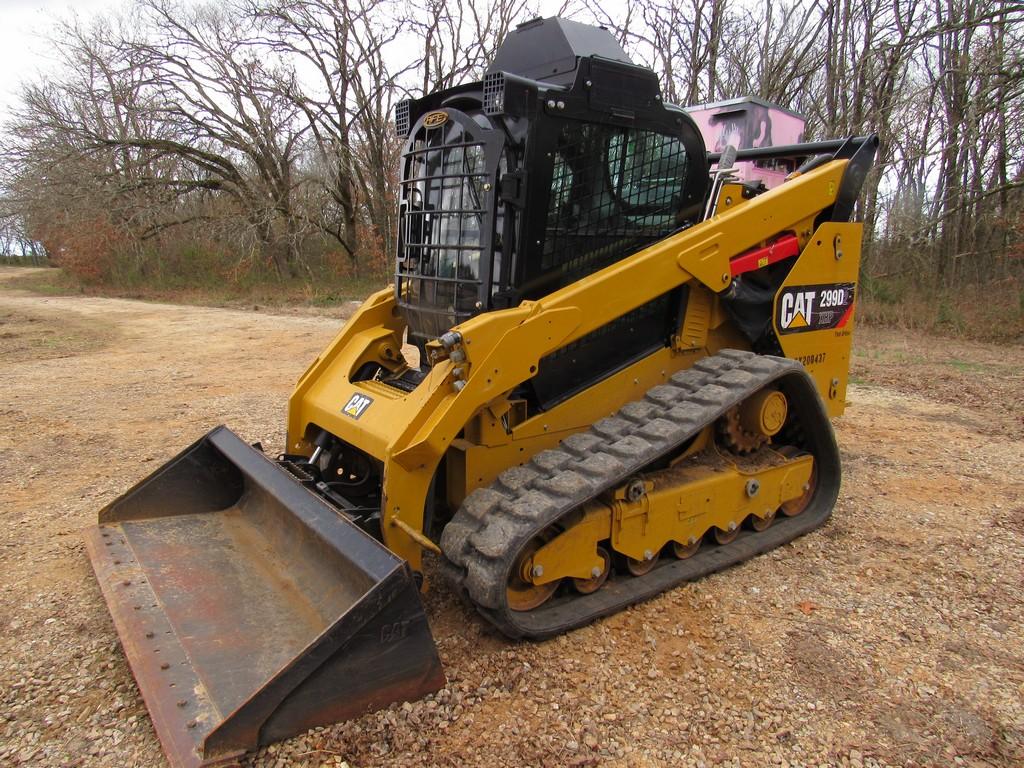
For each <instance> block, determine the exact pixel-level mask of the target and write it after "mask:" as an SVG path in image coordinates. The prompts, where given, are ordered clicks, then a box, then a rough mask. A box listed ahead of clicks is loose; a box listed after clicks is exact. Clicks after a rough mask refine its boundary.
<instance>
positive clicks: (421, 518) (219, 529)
mask: <svg viewBox="0 0 1024 768" xmlns="http://www.w3.org/2000/svg"><path fill="white" fill-rule="evenodd" d="M396 123H397V129H398V132H399V133H400V135H401V136H403V137H405V146H404V151H403V154H402V160H401V181H400V204H399V206H400V207H399V236H398V253H397V262H396V272H395V283H394V285H393V286H392V287H389V288H388V289H386V290H382V291H380V292H379V293H376V294H374V295H372V296H370V297H369V298H368V299H367V300H366V302H365V303H364V304H363V305H362V306H361V307H360V308H359V309H358V310H357V311H356V312H355V314H354V315H353V316H352V317H351V319H349V321H348V322H347V323H346V324H345V325H344V327H343V328H342V329H341V331H340V333H339V334H338V335H337V337H336V338H335V339H334V341H333V342H332V343H331V344H330V345H329V346H328V347H327V349H326V350H324V352H323V353H322V354H321V355H320V357H318V358H317V359H316V360H315V361H314V362H313V364H312V365H311V366H310V368H309V370H307V371H306V373H305V374H304V375H303V376H302V378H301V379H300V380H299V382H298V384H297V386H296V388H295V391H294V394H293V395H292V397H291V400H290V403H289V411H288V425H287V447H286V452H285V453H284V454H282V455H280V456H276V457H274V458H270V457H267V456H265V455H264V454H263V453H262V452H261V451H260V450H259V449H258V448H254V447H251V446H250V445H248V444H247V443H246V442H245V441H243V440H242V439H240V438H239V437H237V436H236V435H235V434H234V433H232V432H231V431H230V430H228V429H227V428H225V427H218V428H216V429H214V430H213V431H212V432H210V433H209V434H207V435H206V436H205V437H203V438H202V439H201V440H199V441H198V442H197V443H195V444H194V445H193V446H191V447H190V448H188V449H187V450H185V451H184V452H183V453H181V454H180V455H179V456H178V457H177V458H175V459H174V460H172V461H171V462H170V463H169V464H167V465H166V466H164V467H163V468H161V469H160V470H158V471H157V472H156V473H154V474H153V475H151V476H150V477H149V478H147V479H145V480H143V481H142V482H141V483H140V484H138V485H137V486H135V487H134V488H133V489H131V490H130V491H128V492H127V493H126V494H125V495H124V496H122V497H121V498H119V499H117V500H116V501H114V502H113V503H111V504H110V505H109V506H107V507H106V508H105V509H104V510H102V511H101V512H100V515H99V524H98V526H96V527H94V528H92V529H90V530H89V531H88V534H87V542H88V550H89V555H90V558H91V560H92V562H93V565H94V568H95V571H96V574H97V577H98V579H99V582H100V585H101V587H102V590H103V592H104V596H105V598H106V600H107V602H108V604H109V606H110V610H111V613H112V615H113V618H114V623H115V625H116V627H117V630H118V632H119V634H120V637H121V641H122V645H123V647H124V651H125V653H126V655H127V658H128V661H129V662H130V664H131V667H132V670H133V672H134V674H135V677H136V679H137V681H138V683H139V687H140V689H141V691H142V694H143V697H144V698H145V701H146V704H147V706H148V708H149V711H150V713H151V715H152V719H153V723H154V725H155V726H156V730H157V733H158V735H159V737H160V739H161V741H162V743H163V746H164V749H165V751H166V753H167V755H168V757H169V759H170V761H171V763H172V764H173V765H175V766H195V765H210V764H216V763H219V762H230V761H233V760H237V759H238V758H239V756H240V755H242V754H243V753H244V752H246V751H248V750H252V749H255V748H256V747H258V746H259V745H262V744H266V743H268V742H271V741H274V740H277V739H281V738H285V737H287V736H289V735H292V734H295V733H297V732H300V731H302V730H305V729H308V728H310V727H312V726H315V725H318V724H324V723H329V722H334V721H337V720H341V719H345V718H351V717H355V716H358V715H359V714H361V713H364V712H367V711H369V710H372V709H375V708H380V707H384V706H387V705H388V704H390V703H392V702H396V701H401V700H408V699H415V698H417V697H420V696H423V695H425V694H427V693H429V692H431V691H434V690H436V689H437V688H439V687H440V686H442V685H443V684H444V675H443V672H442V669H441V665H440V662H439V660H438V655H437V652H436V649H435V647H434V643H433V640H432V638H431V634H430V629H429V627H428V624H427V620H426V616H425V614H424V612H423V608H422V606H421V603H420V597H419V592H420V589H422V588H425V586H426V584H425V581H424V578H423V574H424V572H425V570H426V572H428V573H429V574H431V576H432V577H434V578H439V577H444V578H448V579H450V580H451V581H452V583H453V584H454V585H455V586H456V588H457V591H458V592H459V593H460V594H462V595H463V596H464V597H465V598H466V599H467V600H468V601H469V602H470V603H471V604H472V605H473V606H474V607H475V608H476V610H477V611H478V612H479V613H480V614H481V616H482V617H483V618H484V619H486V620H488V621H490V622H492V623H493V624H494V625H495V626H496V627H498V628H499V629H500V630H501V631H502V632H504V633H506V634H507V635H509V636H511V637H517V638H518V637H528V638H542V637H546V636H550V635H554V634H557V633H560V632H565V631H568V630H571V629H573V628H574V627H579V626H581V625H583V624H586V623H587V622H590V621H593V620H594V619H595V618H597V617H600V616H603V615H606V614H609V613H612V612H615V611H618V610H621V609H622V608H624V607H625V606H628V605H630V604H632V603H635V602H637V601H640V600H644V599H645V598H648V597H650V596H652V595H655V594H657V593H659V592H661V591H663V590H666V589H670V588H672V587H674V586H676V585H679V584H681V583H683V582H685V581H687V580H691V579H695V578H698V577H700V576H703V575H704V574H707V573H710V572H712V571H715V570H718V569H721V568H724V567H726V566H729V565H732V564H734V563H738V562H741V561H743V560H746V559H747V558H750V557H753V556H754V555H756V554H758V553H761V552H764V551H766V550H769V549H772V548H773V547H777V546H779V545H781V544H784V543H786V542H788V541H791V540H792V539H793V538H795V537H797V536H800V535H801V534H804V533H807V532H808V531H811V530H812V529H814V528H816V527H817V526H819V525H821V524H822V523H823V522H824V521H825V520H826V518H827V517H828V516H829V514H830V513H831V511H832V508H833V505H834V503H835V501H836V497H837V493H838V489H839V455H838V451H837V447H836V442H835V437H834V434H833V430H832V427H831V424H830V421H829V419H830V417H832V416H836V415H838V414H840V413H842V411H843V407H844V399H845V393H846V382H847V371H848V367H849V354H850V342H851V333H852V331H853V324H854V319H853V309H854V302H855V299H856V295H857V294H856V292H857V272H858V261H859V256H860V240H861V226H860V225H859V224H856V223H850V221H849V220H850V217H851V213H852V211H853V208H854V204H855V201H856V198H857V196H858V194H859V191H860V189H861V186H862V183H863V180H864V177H865V174H866V173H867V171H868V169H869V167H870V165H871V163H872V161H873V157H874V154H875V150H876V146H877V139H876V138H875V137H874V136H869V137H860V138H852V139H848V140H844V141H825V142H817V143H813V144H800V145H791V146H785V147H763V148H757V149H748V150H741V151H740V152H739V153H738V155H739V158H740V159H741V160H750V161H758V162H761V163H772V162H775V161H778V162H785V163H790V164H791V167H796V166H799V168H798V169H797V170H796V171H795V172H793V173H792V174H791V175H790V178H789V179H788V180H787V181H786V182H785V183H783V184H781V185H780V186H778V187H776V188H774V189H771V190H766V189H765V187H764V186H763V185H760V184H758V183H756V182H750V181H748V182H744V183H740V182H738V181H737V180H736V179H735V178H734V176H732V175H731V174H730V172H729V168H730V166H731V163H732V162H733V161H734V159H735V158H736V156H737V153H736V152H735V151H734V150H732V149H731V148H730V149H727V150H726V151H725V152H723V153H722V155H723V156H718V155H716V154H709V153H708V152H707V151H706V148H705V145H704V142H703V141H702V138H701V135H700V134H699V132H698V131H697V129H696V127H695V125H694V123H693V121H692V120H691V119H690V117H689V116H688V115H687V113H686V112H685V111H683V110H682V109H681V108H678V107H675V106H672V105H669V104H665V103H663V101H662V98H661V93H660V90H659V85H658V79H657V77H656V76H655V74H654V73H653V72H651V71H650V70H648V69H645V68H643V67H639V66H636V65H634V64H632V63H631V62H630V61H629V59H628V57H627V56H626V54H625V53H624V52H623V51H622V49H621V48H620V47H619V46H618V44H617V43H616V42H615V40H614V38H612V36H611V35H610V34H608V33H607V32H606V31H604V30H602V29H597V28H593V27H587V26H584V25H581V24H577V23H574V22H569V21H563V20H560V19H546V20H537V21H534V22H529V23H527V24H525V25H523V26H521V27H519V28H518V29H517V30H516V31H514V32H513V33H511V34H510V35H509V38H508V39H507V40H506V41H505V43H504V44H503V45H502V46H501V48H500V49H499V50H498V52H497V54H496V56H495V59H494V62H493V64H492V65H491V67H490V68H489V69H488V71H487V72H486V73H485V75H484V78H483V80H482V82H475V83H470V84H467V85H464V86H460V87H456V88H452V89H450V90H446V91H442V92H439V93H433V94H429V95H427V96H425V97H423V98H421V99H416V100H410V101H405V102H403V103H401V104H400V105H399V106H398V110H397V114H396ZM425 555H426V556H429V558H433V559H435V561H436V563H435V564H428V565H429V567H428V568H427V569H424V560H425Z"/></svg>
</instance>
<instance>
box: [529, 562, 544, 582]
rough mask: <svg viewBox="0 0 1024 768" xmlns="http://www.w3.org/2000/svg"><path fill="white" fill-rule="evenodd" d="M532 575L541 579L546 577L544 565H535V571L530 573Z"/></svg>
mask: <svg viewBox="0 0 1024 768" xmlns="http://www.w3.org/2000/svg"><path fill="white" fill-rule="evenodd" d="M530 574H531V575H532V576H533V578H535V579H539V578H540V577H541V576H543V575H544V566H543V565H535V566H533V569H532V570H531V571H530Z"/></svg>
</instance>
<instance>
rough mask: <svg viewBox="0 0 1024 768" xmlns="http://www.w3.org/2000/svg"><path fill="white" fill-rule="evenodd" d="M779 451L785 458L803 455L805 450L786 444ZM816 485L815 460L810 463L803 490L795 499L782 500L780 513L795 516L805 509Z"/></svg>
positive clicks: (816, 467)
mask: <svg viewBox="0 0 1024 768" xmlns="http://www.w3.org/2000/svg"><path fill="white" fill-rule="evenodd" d="M779 453H781V454H782V455H783V456H785V457H786V458H787V459H795V458H797V457H799V456H803V455H805V454H806V453H807V452H806V451H801V450H800V449H799V448H796V447H794V446H791V445H787V446H785V447H784V448H781V449H780V450H779ZM817 487H818V464H817V462H814V463H813V464H812V465H811V476H810V478H808V480H807V485H805V486H804V492H803V493H802V494H800V495H799V496H797V497H796V498H795V499H790V500H789V501H786V502H783V504H782V506H781V507H779V509H780V510H781V511H782V514H784V515H785V516H786V517H796V516H797V515H799V514H800V513H801V512H803V511H804V510H805V509H807V507H808V505H810V503H811V499H812V498H814V492H815V490H817Z"/></svg>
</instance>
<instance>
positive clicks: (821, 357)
mask: <svg viewBox="0 0 1024 768" xmlns="http://www.w3.org/2000/svg"><path fill="white" fill-rule="evenodd" d="M825 355H826V353H825V352H819V353H818V354H816V355H802V356H800V357H796V358H793V359H794V360H796V361H797V362H798V363H800V365H818V364H819V363H824V362H825Z"/></svg>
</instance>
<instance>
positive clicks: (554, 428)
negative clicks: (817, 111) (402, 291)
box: [288, 160, 860, 570]
mask: <svg viewBox="0 0 1024 768" xmlns="http://www.w3.org/2000/svg"><path fill="white" fill-rule="evenodd" d="M846 165H847V161H845V160H834V161H832V162H830V163H827V164H825V165H823V166H822V167H820V168H818V169H815V170H814V171H811V172H809V173H807V174H805V175H803V176H801V177H799V178H798V179H796V180H794V181H791V182H788V183H786V184H784V185H782V186H781V187H779V188H777V189H775V190H772V191H770V192H767V193H765V194H762V195H760V196H758V197H755V198H753V199H751V200H744V201H742V204H737V205H733V206H731V207H728V206H727V207H726V208H725V210H720V211H719V213H718V215H716V216H715V217H714V218H712V219H711V220H709V221H705V222H702V223H700V224H698V225H695V226H693V227H691V228H689V229H686V230H683V231H681V232H679V233H677V234H675V235H672V236H670V237H668V238H665V239H664V240H662V241H659V242H658V243H655V244H653V245H651V246H649V247H648V248H645V249H643V250H641V251H639V252H637V253H635V254H634V255H632V256H630V257H628V258H625V259H623V260H621V261H619V262H617V263H615V264H613V265H611V266H609V267H607V268H605V269H603V270H601V271H599V272H595V273H594V274H592V275H589V276H587V277H585V278H583V279H581V280H579V281H577V282H575V283H573V284H571V285H569V286H566V287H565V288H562V289H560V290H558V291H555V292H553V293H551V294H549V295H548V296H545V297H544V298H543V299H541V300H538V301H532V302H523V303H522V304H521V305H520V306H518V307H515V308H512V309H507V310H501V311H494V312H488V313H484V314H481V315H478V316H476V317H474V318H472V319H470V320H468V321H466V322H464V323H462V324H461V325H460V326H458V327H457V328H455V329H454V330H456V331H458V333H459V334H461V338H462V349H463V350H464V352H465V355H466V361H465V362H460V363H459V365H458V366H456V365H454V364H453V363H452V362H451V361H450V360H448V359H443V352H442V350H441V348H440V346H439V345H436V344H435V345H432V347H431V350H432V351H433V352H434V353H442V354H441V358H442V359H435V361H434V364H433V367H432V370H431V372H430V374H429V375H428V376H427V378H426V379H425V380H424V381H423V382H422V383H421V384H420V385H419V386H418V387H417V388H416V389H415V390H414V391H413V392H412V393H404V392H401V391H398V390H394V391H393V392H386V391H384V389H383V387H382V386H381V385H379V384H375V383H374V382H362V383H353V382H352V378H353V376H354V375H355V373H356V371H358V370H359V368H360V367H361V366H362V365H364V364H365V363H367V362H376V363H379V364H381V365H383V366H385V367H386V368H388V369H390V370H398V368H399V367H401V366H402V365H403V364H404V363H403V362H402V361H401V360H400V358H399V356H398V355H397V354H395V352H396V350H398V349H399V348H400V343H401V339H402V334H403V332H404V327H403V325H402V321H401V318H400V317H399V316H398V313H397V311H396V305H395V300H394V293H393V290H392V289H388V290H385V291H381V292H379V293H376V294H374V295H373V296H371V297H370V298H369V299H368V300H367V301H366V302H365V303H364V304H363V305H362V307H360V309H359V310H358V311H357V312H356V314H355V315H353V317H352V318H351V319H350V320H349V321H348V323H347V324H346V325H345V327H344V328H343V329H342V331H341V332H340V333H339V334H338V336H337V338H336V339H335V340H334V341H333V342H332V344H331V345H330V346H329V347H328V348H327V350H325V352H324V354H323V355H321V357H320V358H318V359H317V361H316V362H315V363H314V364H313V365H312V366H311V367H310V369H309V371H307V372H306V374H304V375H303V377H302V379H300V381H299V383H298V385H297V387H296V389H295V392H294V394H293V395H292V398H291V400H290V403H289V419H288V450H289V451H290V452H296V453H303V454H306V455H308V454H310V453H311V452H312V450H313V446H312V444H311V442H310V440H311V438H312V436H313V434H314V433H315V431H316V428H322V429H326V430H328V431H329V432H331V433H332V434H334V435H335V436H337V437H338V438H340V439H341V440H344V441H346V442H348V443H350V444H352V445H355V446H357V447H358V448H360V449H361V450H363V451H365V452H366V453H368V454H370V455H371V456H374V457H375V458H377V459H379V460H380V461H382V462H383V465H384V487H383V495H384V501H383V509H382V526H381V527H382V532H383V537H384V542H385V544H387V546H388V547H389V548H391V549H392V550H393V551H394V552H396V553H397V554H398V555H400V556H401V557H404V558H405V559H406V560H408V561H409V562H410V564H411V565H412V567H413V568H414V569H415V570H420V569H421V555H422V549H423V546H422V542H421V541H419V540H417V539H418V537H416V536H413V535H411V534H410V530H412V531H422V530H423V516H424V504H425V501H426V499H427V494H428V491H429V488H430V486H431V481H432V479H433V477H434V474H435V472H436V471H437V468H438V466H439V464H440V462H441V461H442V459H443V458H444V457H445V456H446V454H448V452H449V451H451V452H452V453H451V455H452V460H451V462H450V464H449V466H448V481H449V491H448V497H449V498H448V501H449V503H450V504H451V503H454V504H456V505H457V503H458V502H459V501H461V499H462V498H463V497H465V495H466V494H467V493H468V492H469V491H470V490H472V489H473V488H476V487H478V486H479V485H481V484H484V483H487V482H490V481H491V480H492V479H493V478H494V477H496V476H497V475H498V474H499V473H500V472H501V471H502V470H503V469H505V468H507V467H509V466H513V465H515V464H519V463H522V462H524V461H526V460H527V459H529V458H530V457H531V456H532V455H533V454H534V453H536V452H537V451H539V450H542V449H543V448H546V447H550V446H552V445H555V444H557V442H558V441H559V440H561V439H563V438H564V437H565V436H567V435H568V434H571V433H572V432H574V431H578V430H580V429H583V428H585V427H587V426H588V425H590V424H591V423H593V422H594V421H596V420H597V419H599V418H601V417H602V416H605V415H608V414H609V413H611V412H612V411H614V410H616V409H618V408H619V407H620V406H621V405H623V404H624V403H626V402H628V401H629V400H633V399H636V398H637V397H639V396H640V395H642V393H643V392H644V391H646V390H647V389H649V388H650V387H651V386H653V385H655V384H658V383H659V382H661V381H663V380H664V379H665V378H667V377H669V376H671V375H672V374H673V373H675V372H676V371H679V370H682V369H685V368H687V367H689V366H690V365H692V364H693V363H694V362H696V361H697V360H699V359H701V358H702V357H704V356H706V355H709V354H714V353H715V352H717V351H719V350H720V349H722V348H727V347H731V348H745V347H747V346H748V345H747V343H746V341H745V339H744V338H743V337H742V336H740V334H739V333H738V332H737V331H736V330H735V329H734V328H733V327H732V325H731V323H730V322H729V321H728V318H727V315H726V314H725V312H724V310H723V308H722V305H721V302H720V300H719V298H718V295H717V294H718V292H720V291H722V290H724V289H726V288H727V287H728V286H729V284H730V282H731V275H730V269H729V260H730V259H731V258H732V257H734V256H736V255H738V254H741V253H743V252H745V251H747V250H749V249H751V248H754V247H757V246H760V245H762V244H763V243H765V242H766V241H768V240H770V239H772V238H774V237H776V236H777V235H779V234H780V233H784V232H793V233H795V234H796V235H797V237H798V238H799V240H800V242H801V244H807V249H805V252H804V254H803V255H801V256H800V257H799V259H798V261H797V263H796V265H795V266H794V268H793V274H791V276H790V279H789V280H787V284H790V283H791V282H792V281H794V280H797V281H804V280H813V281H815V282H816V283H827V282H829V281H830V280H836V279H842V280H847V279H848V277H847V276H848V275H849V274H851V272H850V270H852V274H853V275H854V277H853V278H849V279H852V280H855V279H856V278H855V275H856V268H857V260H858V257H859V236H858V234H859V229H860V227H859V225H845V224H841V225H837V224H824V225H822V227H821V229H820V230H819V232H818V233H814V232H812V229H813V221H814V218H815V217H816V216H817V215H818V213H819V212H821V211H822V210H824V209H825V208H827V207H828V206H829V205H831V204H832V203H833V202H834V201H835V195H836V190H837V188H838V187H839V182H840V180H841V179H842V175H843V172H844V170H845V168H846ZM837 235H841V238H842V242H843V251H844V255H843V258H842V259H840V260H838V261H837V260H836V259H835V258H834V254H833V253H831V252H828V249H827V248H826V244H828V245H829V247H831V243H832V242H833V240H834V238H835V236H837ZM818 240H821V242H822V245H817V242H818ZM686 283H689V284H690V297H689V300H688V301H687V309H686V315H685V317H684V319H683V322H682V324H681V327H680V329H679V333H678V335H676V336H675V337H674V340H673V344H672V346H671V347H669V348H665V349H663V350H660V351H658V352H655V353H653V354H651V355H649V356H648V357H646V358H644V359H643V360H640V361H639V362H636V363H634V364H633V365H630V366H628V367H627V368H625V369H624V370H622V371H619V372H618V373H616V374H614V375H612V376H609V377H608V378H606V379H605V380H603V381H601V382H599V383H598V384H596V385H594V386H592V387H590V388H589V389H587V390H586V391H585V392H582V393H580V394H578V395H576V396H574V397H571V398H569V399H567V400H565V401H564V402H562V403H560V404H558V405H557V406H555V407H554V408H552V409H550V410H548V411H546V412H544V413H542V414H539V415H537V416H535V417H533V418H531V419H528V420H525V421H516V423H515V424H514V426H513V417H516V418H518V415H521V410H520V411H517V409H516V405H515V403H512V402H510V401H508V397H509V393H510V392H511V391H512V390H513V389H514V388H515V387H517V386H518V385H519V384H521V383H522V382H524V381H526V380H528V379H529V378H530V377H532V376H533V375H534V374H535V373H536V371H537V368H538V366H539V364H540V360H541V358H543V357H544V356H546V355H548V354H550V353H551V352H554V351H555V350H557V349H559V348H561V347H563V346H565V345H567V344H569V343H571V342H573V341H575V340H577V339H579V338H580V337H582V336H584V335H586V334H588V333H590V332H591V331H594V330H596V329H597V328H600V327H601V326H603V325H605V324H606V323H608V322H610V321H611V320H613V319H615V318H616V317H619V316H621V315H623V314H625V313H627V312H630V311H632V310H634V309H636V308H637V307H639V306H641V305H643V304H645V303H646V302H648V301H651V300H652V299H654V298H655V297H657V296H659V295H661V294H663V293H665V292H666V291H668V290H670V289H672V288H674V287H677V286H681V285H683V284H686ZM829 334H832V335H829ZM795 336H799V337H800V338H793V337H795ZM826 336H827V338H825V337H826ZM812 337H813V338H812ZM783 347H784V349H785V351H786V354H787V355H788V356H799V355H801V354H810V351H811V350H817V349H819V348H823V349H824V350H825V352H826V359H827V360H828V363H826V364H817V365H818V367H817V368H816V369H812V372H814V374H815V380H816V381H817V382H818V384H819V387H821V392H822V396H823V397H824V398H825V399H826V402H829V403H830V407H831V408H841V404H842V396H841V394H836V396H834V397H832V398H829V397H828V395H829V387H830V386H831V381H832V379H833V378H839V379H841V384H840V386H839V389H844V388H845V380H846V379H845V376H846V368H845V364H846V362H848V355H849V340H848V337H837V336H835V335H834V332H831V331H830V332H829V333H828V334H826V333H824V332H821V331H813V332H809V333H800V334H792V336H791V337H785V338H784V342H783ZM815 354H817V353H816V352H815ZM457 369H458V370H457ZM456 376H458V377H459V386H460V387H461V389H459V388H458V387H457V386H456ZM463 383H464V386H462V385H463ZM837 391H838V390H837ZM356 396H361V397H363V398H369V402H368V404H365V405H364V403H365V400H354V399H353V398H355V397H356ZM353 402H357V403H359V404H360V405H361V406H362V407H360V408H354V409H350V411H353V413H355V411H358V413H356V414H355V415H353V413H346V412H345V409H346V406H347V405H349V404H351V403H353ZM503 416H504V417H506V418H508V419H509V425H510V427H509V429H507V430H506V429H505V428H504V426H499V425H500V424H501V419H502V417H503ZM502 432H504V435H502V434H501V433H502ZM453 481H454V485H455V486H457V487H452V486H453Z"/></svg>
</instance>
